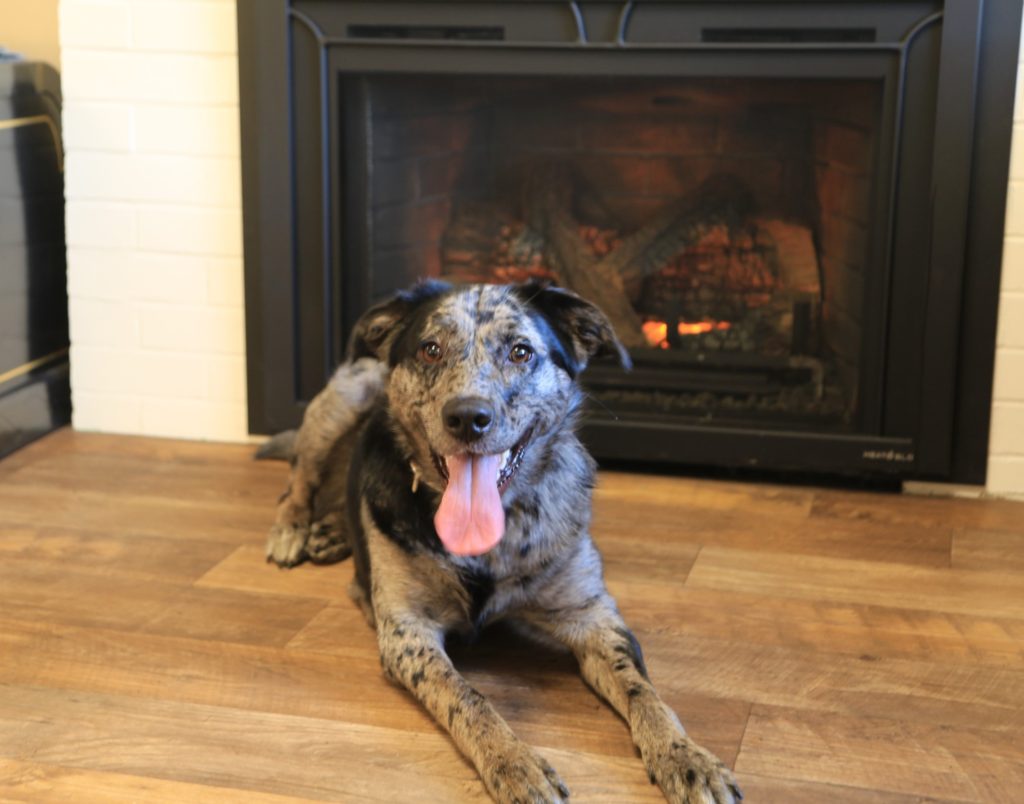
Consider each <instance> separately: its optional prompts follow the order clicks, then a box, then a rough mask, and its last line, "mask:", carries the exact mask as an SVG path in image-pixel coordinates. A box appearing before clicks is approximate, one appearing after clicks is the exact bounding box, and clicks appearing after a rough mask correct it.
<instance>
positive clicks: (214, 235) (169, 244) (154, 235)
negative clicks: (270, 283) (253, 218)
mask: <svg viewBox="0 0 1024 804" xmlns="http://www.w3.org/2000/svg"><path fill="white" fill-rule="evenodd" d="M138 214H139V245H140V246H141V247H142V248H143V249H146V250H147V251H163V252H170V253H177V254H206V255H211V256H218V257H240V256H241V254H242V210H241V209H194V208H190V207H187V206H180V207H163V206H148V207H143V208H140V209H139V213H138Z"/></svg>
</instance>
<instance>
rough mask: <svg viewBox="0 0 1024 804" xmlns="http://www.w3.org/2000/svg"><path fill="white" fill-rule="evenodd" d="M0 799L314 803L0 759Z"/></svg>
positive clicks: (176, 803)
mask: <svg viewBox="0 0 1024 804" xmlns="http://www.w3.org/2000/svg"><path fill="white" fill-rule="evenodd" d="M0 800H3V801H31V802H61V803H62V804H63V803H64V802H68V801H74V802H76V804H90V803H91V802H96V804H100V802H103V803H104V804H107V803H108V802H111V803H112V804H119V803H121V804H134V803H135V802H139V801H145V802H150V803H151V804H181V802H183V801H190V802H196V803H197V804H221V802H223V803H224V804H250V802H251V804H300V803H301V802H308V801H312V800H314V799H308V798H293V797H292V796H277V795H272V794H269V793H258V792H256V791H253V790H245V791H241V790H237V789H234V788H230V787H211V786H209V785H202V784H190V783H188V782H174V781H169V780H166V779H154V778H153V777H147V776H136V775H132V774H128V773H109V772H105V771H95V770H82V769H81V768H68V767H65V766H62V765H43V764H41V763H38V762H19V761H17V760H13V759H0Z"/></svg>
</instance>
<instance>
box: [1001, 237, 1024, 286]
mask: <svg viewBox="0 0 1024 804" xmlns="http://www.w3.org/2000/svg"><path fill="white" fill-rule="evenodd" d="M1002 289H1003V292H1006V291H1008V290H1024V238H1020V237H1008V238H1006V241H1005V242H1004V243H1003V275H1002Z"/></svg>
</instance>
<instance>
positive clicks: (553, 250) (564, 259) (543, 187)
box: [524, 167, 752, 347]
mask: <svg viewBox="0 0 1024 804" xmlns="http://www.w3.org/2000/svg"><path fill="white" fill-rule="evenodd" d="M751 207H752V204H751V201H750V194H749V193H748V192H747V191H746V189H745V188H744V187H743V186H742V184H741V183H740V182H739V181H738V180H736V179H735V178H733V177H730V176H724V175H723V176H716V177H712V178H711V179H709V180H707V181H706V182H704V183H703V184H702V185H700V187H698V188H697V189H696V190H694V191H693V192H691V193H689V194H687V195H686V196H684V197H683V198H681V199H680V200H679V201H677V202H675V203H672V204H669V205H668V206H666V207H665V208H664V209H663V210H661V211H660V212H658V213H656V214H655V215H654V216H653V217H652V218H651V220H650V221H649V222H648V223H647V224H646V225H644V226H643V227H641V228H640V229H638V230H637V231H636V232H634V233H633V234H630V235H628V236H626V237H624V238H622V239H621V241H620V242H618V243H616V245H615V247H614V248H613V247H611V246H610V245H609V247H608V250H607V253H605V254H604V255H603V256H599V255H598V253H595V251H596V250H595V249H592V248H589V247H588V244H587V242H586V239H585V238H584V236H583V235H581V232H580V225H579V224H578V223H577V221H575V220H574V218H573V216H572V212H571V209H572V184H571V181H570V179H569V176H568V173H567V172H566V171H565V170H561V169H558V168H557V167H556V168H550V167H549V168H546V169H544V170H538V171H535V172H534V174H533V175H532V176H531V177H530V178H529V179H528V181H527V182H526V185H525V190H524V209H525V210H526V214H527V225H528V226H529V228H531V229H533V230H534V231H537V232H539V233H540V234H541V235H542V237H543V238H544V240H545V242H546V243H547V245H548V256H549V259H550V262H551V267H552V268H553V269H554V271H555V273H556V275H557V277H558V278H559V280H560V281H561V282H562V283H563V284H564V285H566V286H567V287H570V288H572V289H574V290H576V291H577V292H579V293H580V294H582V295H584V296H586V297H587V298H589V299H591V300H592V301H594V302H595V303H596V304H597V305H598V306H599V307H601V309H602V310H604V312H605V314H606V315H607V316H608V317H609V319H610V320H611V322H612V324H613V325H614V326H615V329H616V331H617V332H618V333H619V337H620V338H622V341H623V343H625V344H626V345H627V346H633V347H642V346H646V345H647V339H646V338H645V336H644V334H643V321H642V319H641V317H640V316H639V315H638V314H637V312H636V307H635V305H634V301H635V299H636V298H637V296H638V295H639V291H640V286H641V283H642V281H643V279H644V278H645V277H646V276H648V275H649V274H651V273H653V272H655V271H657V270H658V269H660V268H662V267H664V265H665V263H666V262H667V261H668V260H669V259H671V258H672V257H673V256H674V255H676V254H678V253H679V252H680V251H681V250H683V249H684V248H686V247H687V246H690V245H693V244H694V243H696V242H698V241H699V240H700V239H701V238H702V237H705V236H706V235H707V234H708V232H709V231H710V230H711V229H713V228H714V227H716V226H721V225H723V224H724V225H726V226H727V227H728V228H730V229H732V228H737V227H738V226H739V225H740V224H741V223H742V222H743V221H744V219H745V218H746V216H747V215H748V214H749V212H750V210H751ZM602 250H603V249H602Z"/></svg>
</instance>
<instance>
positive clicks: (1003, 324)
mask: <svg viewBox="0 0 1024 804" xmlns="http://www.w3.org/2000/svg"><path fill="white" fill-rule="evenodd" d="M1021 38H1022V47H1021V63H1020V65H1018V70H1017V100H1016V104H1015V109H1014V124H1013V151H1012V155H1011V158H1010V191H1009V197H1008V199H1007V210H1006V240H1005V242H1004V246H1003V278H1002V290H1001V293H1000V300H999V332H998V334H997V336H996V370H995V385H994V390H993V403H992V428H991V430H990V433H989V460H988V483H987V485H988V490H989V491H991V492H993V493H995V494H1015V495H1016V494H1022V495H1024V36H1022V37H1021Z"/></svg>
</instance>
